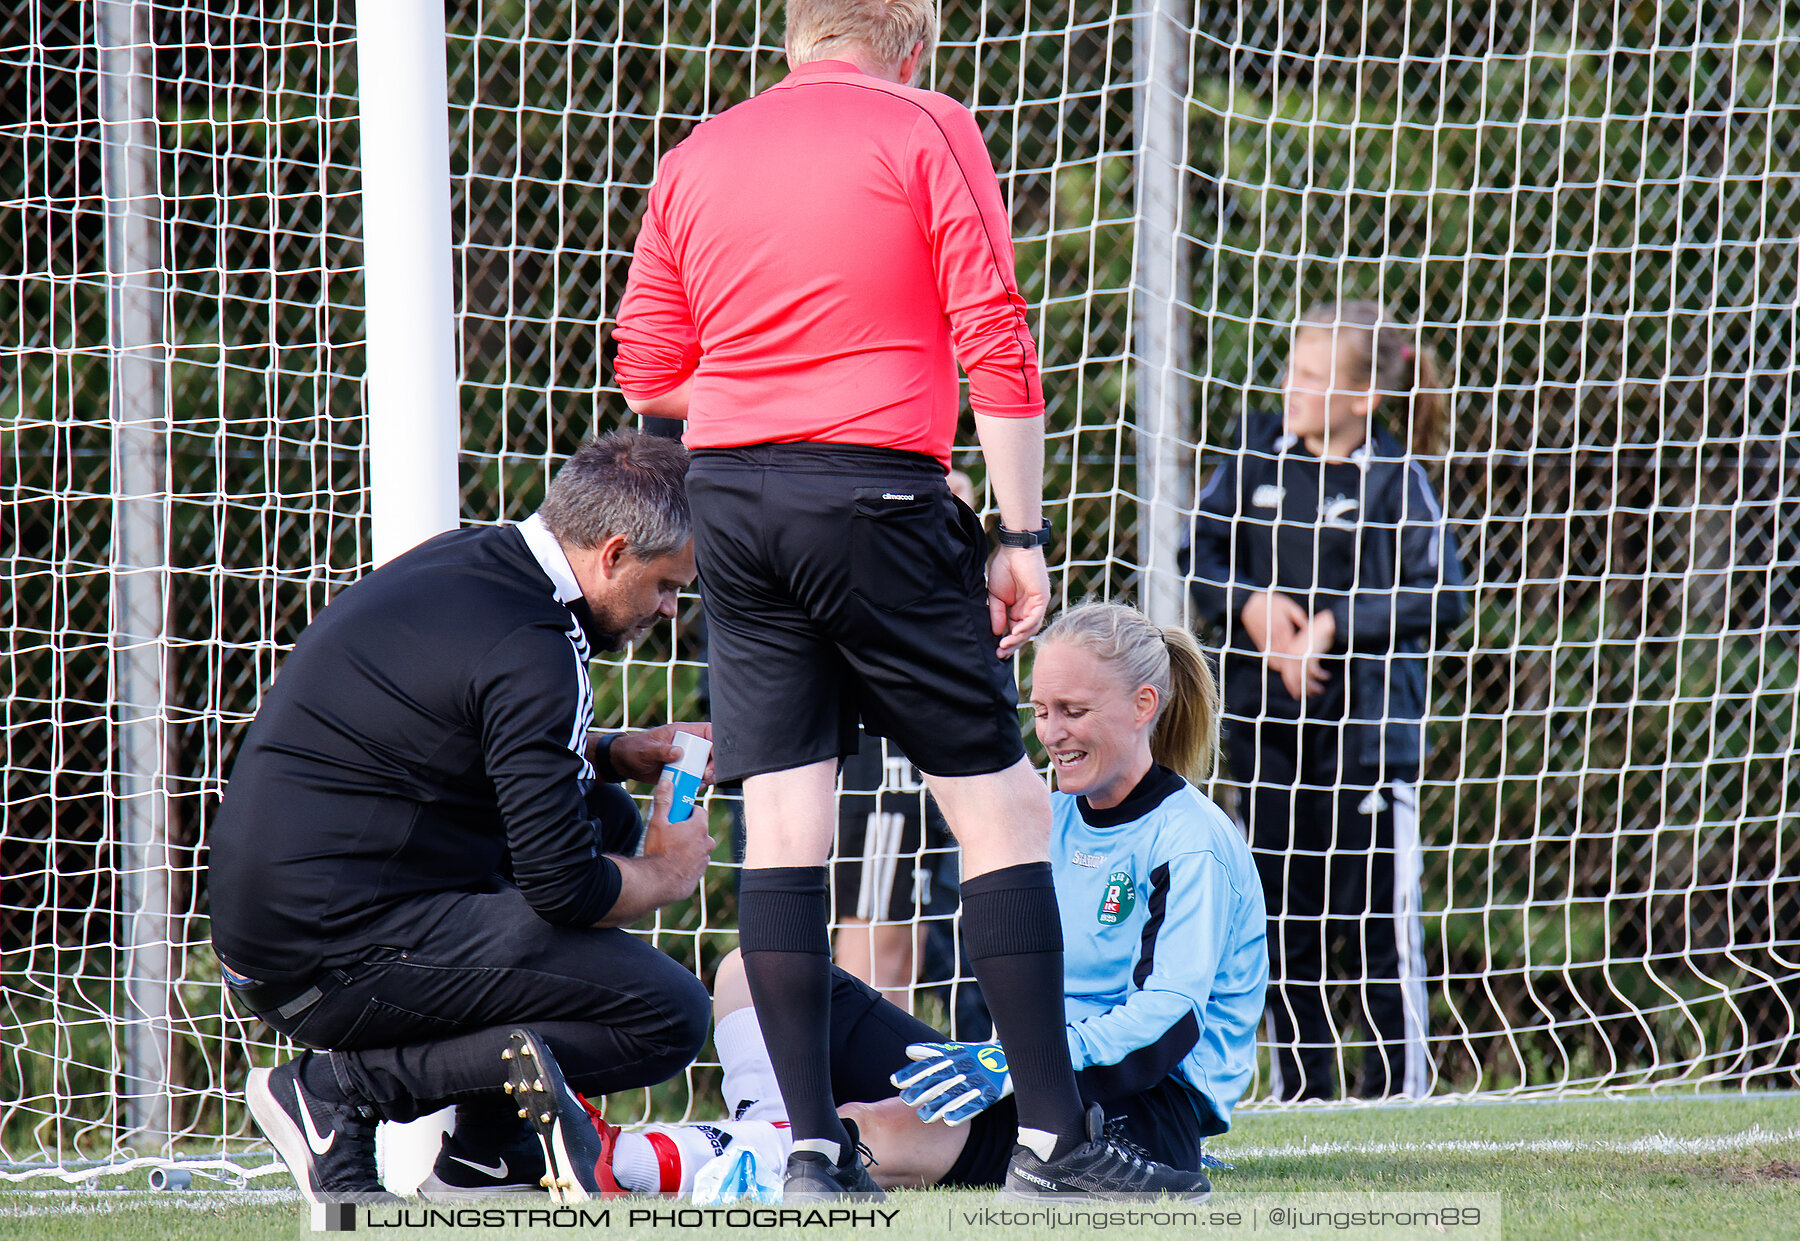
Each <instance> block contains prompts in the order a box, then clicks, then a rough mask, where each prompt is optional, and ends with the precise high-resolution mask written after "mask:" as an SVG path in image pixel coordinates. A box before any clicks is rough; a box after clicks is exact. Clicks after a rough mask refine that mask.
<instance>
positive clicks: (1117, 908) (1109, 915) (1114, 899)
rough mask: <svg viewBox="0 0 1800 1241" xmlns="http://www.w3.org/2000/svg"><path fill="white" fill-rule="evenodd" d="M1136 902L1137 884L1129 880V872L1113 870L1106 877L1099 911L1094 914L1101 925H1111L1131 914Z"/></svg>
mask: <svg viewBox="0 0 1800 1241" xmlns="http://www.w3.org/2000/svg"><path fill="white" fill-rule="evenodd" d="M1136 904H1137V885H1136V884H1134V883H1132V882H1131V872H1130V871H1124V870H1115V871H1114V872H1113V873H1112V874H1110V875H1108V876H1107V877H1106V892H1105V894H1104V895H1102V896H1101V898H1100V912H1099V914H1098V915H1096V916H1097V917H1098V918H1099V920H1100V925H1101V926H1112V925H1114V924H1115V923H1118V922H1122V921H1124V920H1125V919H1126V918H1128V917H1130V916H1131V910H1132V907H1133V906H1134V905H1136Z"/></svg>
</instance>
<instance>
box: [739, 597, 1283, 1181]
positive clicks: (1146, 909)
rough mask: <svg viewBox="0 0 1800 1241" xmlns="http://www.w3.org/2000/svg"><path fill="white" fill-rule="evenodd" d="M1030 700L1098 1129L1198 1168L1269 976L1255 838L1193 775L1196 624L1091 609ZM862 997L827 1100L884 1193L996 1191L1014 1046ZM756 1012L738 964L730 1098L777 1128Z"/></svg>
mask: <svg viewBox="0 0 1800 1241" xmlns="http://www.w3.org/2000/svg"><path fill="white" fill-rule="evenodd" d="M1031 703H1032V707H1033V710H1034V712H1035V714H1036V716H1037V734H1038V739H1039V740H1040V741H1041V742H1042V743H1043V745H1044V748H1045V750H1046V751H1047V752H1048V753H1049V756H1050V760H1051V767H1052V770H1053V771H1054V772H1055V774H1056V781H1057V786H1058V790H1059V791H1058V792H1057V793H1056V794H1055V795H1054V797H1053V799H1052V801H1053V805H1054V820H1053V824H1052V828H1051V839H1050V857H1051V865H1052V868H1053V870H1054V874H1055V883H1056V897H1057V904H1058V907H1059V908H1060V910H1061V913H1062V924H1063V942H1064V945H1065V949H1064V951H1065V961H1064V969H1065V980H1064V990H1065V1012H1066V1014H1067V1017H1068V1027H1067V1034H1068V1040H1069V1051H1070V1055H1071V1057H1072V1059H1073V1062H1074V1066H1075V1068H1076V1070H1077V1073H1076V1079H1077V1083H1078V1085H1079V1086H1080V1089H1081V1093H1082V1100H1083V1102H1084V1104H1088V1105H1090V1106H1089V1117H1088V1123H1089V1129H1090V1133H1096V1134H1097V1133H1098V1132H1099V1130H1100V1129H1101V1127H1102V1126H1104V1127H1105V1128H1107V1129H1109V1130H1111V1132H1113V1133H1114V1134H1115V1135H1116V1136H1122V1137H1124V1138H1125V1139H1126V1140H1127V1144H1128V1145H1127V1149H1129V1147H1131V1146H1135V1147H1137V1148H1139V1149H1140V1150H1141V1151H1142V1152H1143V1153H1144V1154H1146V1155H1148V1156H1149V1157H1150V1158H1152V1159H1154V1160H1156V1161H1158V1162H1160V1163H1163V1164H1167V1165H1169V1166H1170V1167H1172V1168H1176V1169H1184V1170H1189V1171H1193V1172H1199V1171H1200V1169H1201V1166H1202V1156H1201V1143H1202V1141H1203V1140H1204V1139H1205V1138H1207V1137H1210V1136H1212V1135H1214V1134H1219V1133H1223V1132H1225V1130H1226V1129H1227V1128H1229V1127H1230V1124H1231V1113H1232V1109H1233V1107H1235V1106H1236V1104H1237V1102H1238V1100H1239V1099H1240V1098H1242V1097H1243V1094H1244V1091H1245V1090H1246V1089H1247V1088H1248V1086H1249V1084H1250V1078H1251V1075H1252V1072H1253V1069H1254V1065H1255V1059H1256V1026H1257V1022H1258V1020H1259V1018H1260V1017H1261V1015H1262V1011H1263V1002H1264V992H1265V991H1266V989H1267V986H1268V981H1269V958H1268V947H1267V938H1266V925H1267V921H1266V917H1265V913H1264V906H1263V893H1262V886H1261V884H1260V882H1259V881H1258V878H1257V874H1256V866H1255V863H1254V862H1253V860H1252V858H1251V855H1250V850H1249V847H1248V845H1246V843H1245V841H1244V838H1243V836H1242V835H1240V834H1239V832H1238V829H1237V828H1236V826H1235V825H1234V824H1233V823H1232V822H1231V820H1230V819H1229V818H1227V817H1226V815H1225V814H1224V813H1223V812H1222V811H1221V810H1220V809H1219V808H1218V807H1217V806H1215V805H1214V804H1213V803H1212V802H1211V801H1210V800H1208V799H1207V797H1206V796H1205V795H1204V794H1203V793H1201V792H1200V791H1199V789H1197V788H1196V787H1195V786H1194V784H1193V783H1190V781H1198V780H1203V779H1205V778H1206V777H1207V776H1208V775H1209V774H1210V773H1211V771H1212V768H1213V764H1214V761H1215V759H1216V755H1217V752H1218V719H1219V696H1218V690H1217V688H1216V685H1215V683H1214V681H1213V677H1212V674H1211V671H1210V669H1209V668H1208V667H1207V665H1206V662H1205V660H1204V658H1203V657H1202V656H1201V654H1200V650H1199V648H1198V647H1197V646H1196V645H1195V644H1194V640H1193V638H1192V637H1191V636H1190V635H1189V634H1188V633H1187V632H1186V631H1185V630H1181V629H1168V630H1164V629H1161V628H1159V627H1157V626H1156V625H1154V624H1152V623H1151V622H1150V621H1149V619H1148V618H1146V617H1145V616H1144V615H1143V614H1142V613H1141V612H1138V611H1137V610H1136V609H1133V608H1128V607H1123V606H1120V605H1117V604H1103V603H1088V604H1083V605H1081V606H1079V607H1076V608H1073V609H1071V610H1070V611H1068V612H1066V613H1064V614H1063V615H1062V616H1061V617H1060V618H1058V619H1057V620H1056V621H1055V622H1054V623H1053V624H1052V625H1051V626H1050V627H1049V629H1047V630H1046V631H1045V633H1044V634H1043V635H1042V636H1041V637H1040V638H1038V640H1037V642H1036V661H1035V666H1034V668H1033V674H1032V687H1031ZM858 986H859V985H858V984H855V980H852V979H847V977H842V978H838V979H837V980H836V981H835V984H834V991H833V997H832V1036H833V1040H834V1043H835V1042H840V1041H841V1042H842V1043H843V1045H844V1047H845V1049H846V1053H847V1054H846V1055H845V1056H841V1057H840V1056H834V1057H833V1066H834V1067H833V1074H834V1088H837V1087H839V1086H841V1089H838V1090H837V1097H838V1098H839V1099H840V1101H844V1100H858V1101H857V1102H847V1103H846V1104H845V1106H843V1107H842V1108H840V1109H839V1110H840V1112H841V1113H842V1114H843V1115H844V1116H845V1117H846V1118H848V1119H851V1120H853V1121H854V1122H855V1124H856V1126H857V1128H856V1132H857V1134H858V1136H859V1137H860V1140H861V1141H863V1142H864V1143H866V1144H867V1146H868V1147H869V1149H870V1150H871V1151H872V1152H873V1154H874V1156H875V1159H876V1160H877V1161H878V1162H876V1163H875V1165H874V1166H873V1167H872V1169H871V1172H872V1174H873V1175H874V1178H875V1180H876V1181H877V1182H878V1183H880V1184H881V1185H882V1186H883V1187H894V1186H908V1185H929V1184H936V1183H940V1182H942V1183H945V1184H956V1185H984V1184H998V1183H999V1182H1000V1180H1001V1178H1002V1176H1004V1174H1005V1170H1006V1165H1007V1159H1008V1157H1009V1156H1010V1155H1011V1153H1012V1147H1013V1143H1014V1140H1015V1138H1016V1134H1015V1132H1014V1130H1015V1127H1016V1122H1015V1121H1014V1120H1013V1113H1012V1104H1011V1100H1010V1098H1008V1095H1009V1094H1010V1074H1009V1073H1008V1066H1007V1064H1006V1060H1005V1056H1004V1053H1002V1052H1001V1050H1000V1048H999V1047H998V1046H994V1045H989V1044H960V1043H945V1042H938V1041H935V1040H933V1039H931V1038H928V1037H924V1038H922V1037H919V1036H918V1034H917V1033H916V1032H917V1031H924V1030H928V1027H925V1026H924V1025H923V1024H922V1023H920V1022H918V1021H917V1020H916V1019H914V1018H912V1017H909V1016H907V1015H906V1014H904V1013H902V1012H900V1010H898V1009H895V1008H893V1006H892V1005H889V1004H887V1003H886V1002H885V1001H882V1000H880V999H879V998H878V997H875V996H874V995H873V993H870V994H869V995H867V996H865V995H863V994H862V990H866V988H865V989H862V990H859V989H858ZM747 1004H748V994H747V990H746V989H745V988H744V987H743V986H742V983H741V968H740V967H738V966H737V963H736V961H735V959H728V960H727V962H726V963H725V965H723V966H722V967H721V969H720V973H719V980H718V984H717V990H716V993H715V1013H716V1014H717V1015H718V1026H717V1029H718V1037H717V1040H716V1041H717V1045H718V1047H719V1050H720V1056H721V1060H722V1061H723V1063H724V1069H725V1083H724V1088H725V1094H726V1100H727V1102H728V1103H729V1104H731V1105H732V1107H733V1110H734V1114H735V1115H737V1116H739V1117H744V1116H756V1117H760V1118H769V1119H777V1118H778V1109H779V1098H778V1096H777V1097H775V1098H773V1099H771V1098H770V1096H771V1095H774V1093H775V1092H774V1091H773V1088H772V1087H773V1079H772V1077H771V1076H768V1075H766V1073H765V1072H764V1071H762V1070H761V1067H760V1066H761V1063H762V1054H763V1053H761V1049H760V1047H759V1046H756V1045H755V1043H756V1040H755V1037H754V1034H753V1033H751V1031H752V1030H753V1029H754V1021H753V1020H750V1021H746V1020H745V1017H746V1016H749V1015H750V1014H749V1011H748V1010H747V1009H745V1008H744V1007H743V1006H744V1005H747ZM840 1064H842V1065H844V1066H845V1067H844V1069H843V1074H844V1075H846V1080H845V1081H843V1082H842V1083H837V1082H836V1081H835V1078H836V1077H837V1076H839V1075H840V1074H839V1070H838V1068H837V1066H838V1065H840ZM852 1066H856V1067H852ZM876 1073H879V1074H882V1075H886V1076H887V1077H888V1078H889V1079H891V1085H890V1084H889V1082H888V1081H881V1080H880V1079H878V1078H877V1079H875V1080H873V1081H872V1080H871V1078H872V1077H873V1075H874V1074H876ZM850 1075H854V1076H855V1078H856V1080H850ZM877 1083H879V1084H877ZM892 1089H898V1090H899V1091H900V1094H899V1096H898V1097H897V1098H896V1097H882V1096H884V1095H886V1094H887V1093H888V1092H889V1091H890V1090H892ZM930 1121H942V1122H945V1123H943V1124H932V1123H929V1122H930ZM963 1122H969V1123H967V1124H965V1123H963ZM1096 1188H1097V1189H1099V1190H1102V1191H1103V1189H1104V1186H1097V1187H1096Z"/></svg>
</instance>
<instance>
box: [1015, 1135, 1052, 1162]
mask: <svg viewBox="0 0 1800 1241" xmlns="http://www.w3.org/2000/svg"><path fill="white" fill-rule="evenodd" d="M1019 1145H1020V1146H1023V1147H1024V1148H1025V1149H1026V1150H1028V1151H1030V1152H1031V1153H1032V1154H1034V1155H1036V1156H1037V1157H1038V1158H1039V1159H1042V1160H1043V1161H1044V1162H1045V1163H1049V1162H1050V1156H1052V1155H1054V1154H1055V1153H1056V1135H1055V1134H1054V1133H1051V1132H1050V1131H1049V1130H1048V1129H1027V1128H1025V1127H1023V1126H1020V1128H1019Z"/></svg>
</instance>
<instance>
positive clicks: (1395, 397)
mask: <svg viewBox="0 0 1800 1241" xmlns="http://www.w3.org/2000/svg"><path fill="white" fill-rule="evenodd" d="M1437 387H1438V382H1437V379H1436V375H1435V372H1434V370H1433V368H1432V366H1431V363H1430V360H1429V358H1428V357H1427V356H1426V355H1425V354H1424V353H1423V352H1422V351H1421V350H1420V349H1419V347H1418V344H1417V340H1416V335H1415V333H1413V332H1412V331H1411V330H1410V329H1407V328H1403V327H1399V326H1395V325H1394V324H1393V323H1392V321H1391V320H1389V319H1387V318H1386V316H1385V315H1384V314H1383V312H1382V309H1381V307H1379V306H1377V305H1375V304H1373V303H1368V302H1348V303H1342V304H1336V305H1325V306H1320V307H1316V308H1314V309H1313V310H1311V311H1309V312H1308V313H1307V314H1305V315H1303V316H1302V317H1301V320H1300V322H1299V323H1298V324H1296V327H1295V335H1294V344H1293V352H1292V354H1291V356H1290V360H1289V370H1288V375H1287V379H1286V389H1285V402H1284V404H1285V409H1284V412H1283V414H1281V415H1254V414H1253V415H1250V416H1248V417H1246V418H1245V420H1244V424H1243V430H1242V443H1241V447H1240V449H1239V451H1238V452H1237V453H1236V454H1235V455H1234V456H1232V457H1231V458H1229V459H1227V461H1226V462H1225V463H1224V464H1223V465H1221V466H1220V468H1219V469H1218V470H1217V472H1216V473H1215V474H1214V475H1213V476H1212V478H1211V479H1210V480H1209V481H1208V482H1207V484H1206V487H1205V488H1204V490H1203V491H1202V493H1201V497H1200V501H1199V504H1198V513H1197V514H1196V518H1195V521H1194V525H1193V529H1192V536H1191V539H1190V546H1189V551H1188V554H1187V561H1186V564H1185V568H1186V571H1187V572H1188V573H1189V575H1190V588H1191V594H1192V598H1193V600H1194V604H1195V607H1196V609H1197V611H1198V612H1199V614H1200V615H1201V616H1202V617H1204V618H1205V619H1207V620H1209V621H1211V622H1212V623H1214V624H1216V625H1218V626H1220V627H1221V629H1222V631H1223V634H1224V641H1223V642H1222V644H1221V646H1222V654H1221V665H1222V669H1221V671H1222V679H1223V682H1224V696H1225V710H1226V716H1225V719H1226V741H1227V748H1228V752H1229V754H1230V756H1231V766H1232V774H1233V777H1234V780H1235V782H1236V783H1237V785H1238V787H1239V789H1240V796H1239V813H1240V816H1241V818H1242V819H1243V822H1244V826H1245V829H1246V831H1247V833H1248V834H1249V836H1250V839H1251V843H1252V846H1253V850H1254V852H1255V856H1256V861H1257V869H1258V872H1259V873H1260V875H1261V877H1262V882H1263V888H1264V897H1265V901H1266V904H1267V906H1268V915H1269V947H1270V959H1271V965H1272V969H1273V983H1274V985H1273V986H1272V987H1271V989H1270V1022H1271V1027H1272V1036H1273V1042H1274V1044H1275V1052H1276V1054H1275V1064H1274V1067H1275V1074H1276V1081H1275V1089H1276V1092H1277V1093H1278V1094H1279V1095H1280V1096H1281V1097H1284V1098H1330V1097H1332V1096H1333V1095H1334V1094H1335V1093H1336V1090H1337V1067H1338V1059H1339V1050H1340V1046H1341V1043H1340V1039H1339V1036H1338V1028H1339V1025H1338V1022H1337V1021H1336V1020H1334V1019H1333V1017H1332V1016H1331V1015H1329V1014H1328V1011H1327V1005H1326V992H1327V988H1328V987H1329V986H1331V985H1332V983H1333V982H1334V980H1335V981H1341V982H1344V983H1346V984H1348V986H1347V990H1348V992H1349V994H1350V995H1351V996H1353V997H1354V1003H1355V1006H1356V1010H1355V1012H1354V1014H1353V1015H1354V1016H1355V1017H1356V1018H1357V1019H1358V1021H1359V1024H1361V1025H1362V1026H1364V1027H1366V1028H1367V1029H1368V1030H1369V1032H1370V1035H1371V1040H1370V1042H1369V1043H1368V1044H1367V1045H1366V1047H1365V1051H1364V1055H1363V1057H1362V1081H1361V1083H1360V1086H1359V1087H1358V1088H1357V1091H1358V1093H1360V1094H1361V1095H1363V1096H1364V1097H1370V1098H1374V1097H1382V1096H1386V1095H1390V1094H1408V1095H1415V1096H1416V1095H1422V1094H1425V1093H1427V1092H1428V1091H1429V1089H1430V1074H1431V1062H1430V1058H1429V1054H1428V1051H1427V1038H1426V1035H1427V1023H1426V1003H1427V1001H1426V995H1425V988H1424V982H1423V960H1422V942H1421V941H1422V927H1421V923H1420V916H1419V899H1420V898H1419V877H1420V854H1419V838H1418V825H1417V818H1416V810H1417V794H1416V790H1415V787H1414V782H1415V781H1416V780H1417V778H1418V772H1419V764H1420V761H1421V759H1422V757H1423V754H1424V744H1425V743H1424V731H1423V719H1424V715H1425V710H1426V705H1427V699H1426V673H1427V669H1428V665H1429V651H1430V646H1431V644H1432V642H1433V641H1434V640H1435V639H1439V638H1441V637H1442V636H1443V635H1444V634H1445V633H1447V631H1448V630H1450V629H1451V628H1452V627H1454V626H1455V625H1456V624H1457V623H1458V622H1460V621H1461V620H1462V619H1463V617H1464V616H1465V615H1466V614H1467V612H1468V606H1469V603H1468V591H1467V590H1466V589H1465V588H1464V584H1463V583H1464V579H1463V571H1462V566H1461V563H1460V560H1459V558H1458V555H1457V550H1456V543H1455V539H1454V536H1453V535H1452V533H1451V530H1450V528H1449V525H1448V523H1447V522H1446V521H1445V519H1444V512H1443V507H1442V505H1441V504H1440V503H1439V501H1438V497H1437V495H1436V493H1435V490H1434V488H1433V486H1432V484H1431V481H1430V479H1429V476H1428V475H1427V474H1426V472H1425V469H1424V466H1423V465H1422V464H1421V462H1420V461H1419V460H1418V459H1417V457H1416V456H1415V455H1413V454H1416V453H1421V452H1429V451H1431V446H1432V444H1433V443H1434V442H1435V441H1436V440H1437V438H1438V436H1439V435H1440V431H1441V426H1440V424H1441V421H1442V414H1441V402H1440V401H1439V399H1438V394H1437V392H1436V391H1434V390H1435V389H1436V388H1437ZM1409 424H1410V429H1411V440H1412V444H1413V454H1409V452H1408V450H1407V448H1406V447H1403V446H1402V444H1401V442H1400V441H1399V440H1398V439H1397V438H1396V437H1395V436H1394V435H1393V434H1392V433H1391V432H1390V431H1389V429H1388V427H1389V426H1390V425H1395V426H1400V427H1407V426H1408V425H1409ZM1334 949H1340V951H1336V952H1334ZM1334 956H1335V957H1336V958H1337V961H1336V965H1337V968H1336V969H1335V970H1334V969H1333V968H1332V958H1333V957H1334ZM1346 1077H1347V1075H1346ZM1346 1085H1348V1081H1346Z"/></svg>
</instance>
